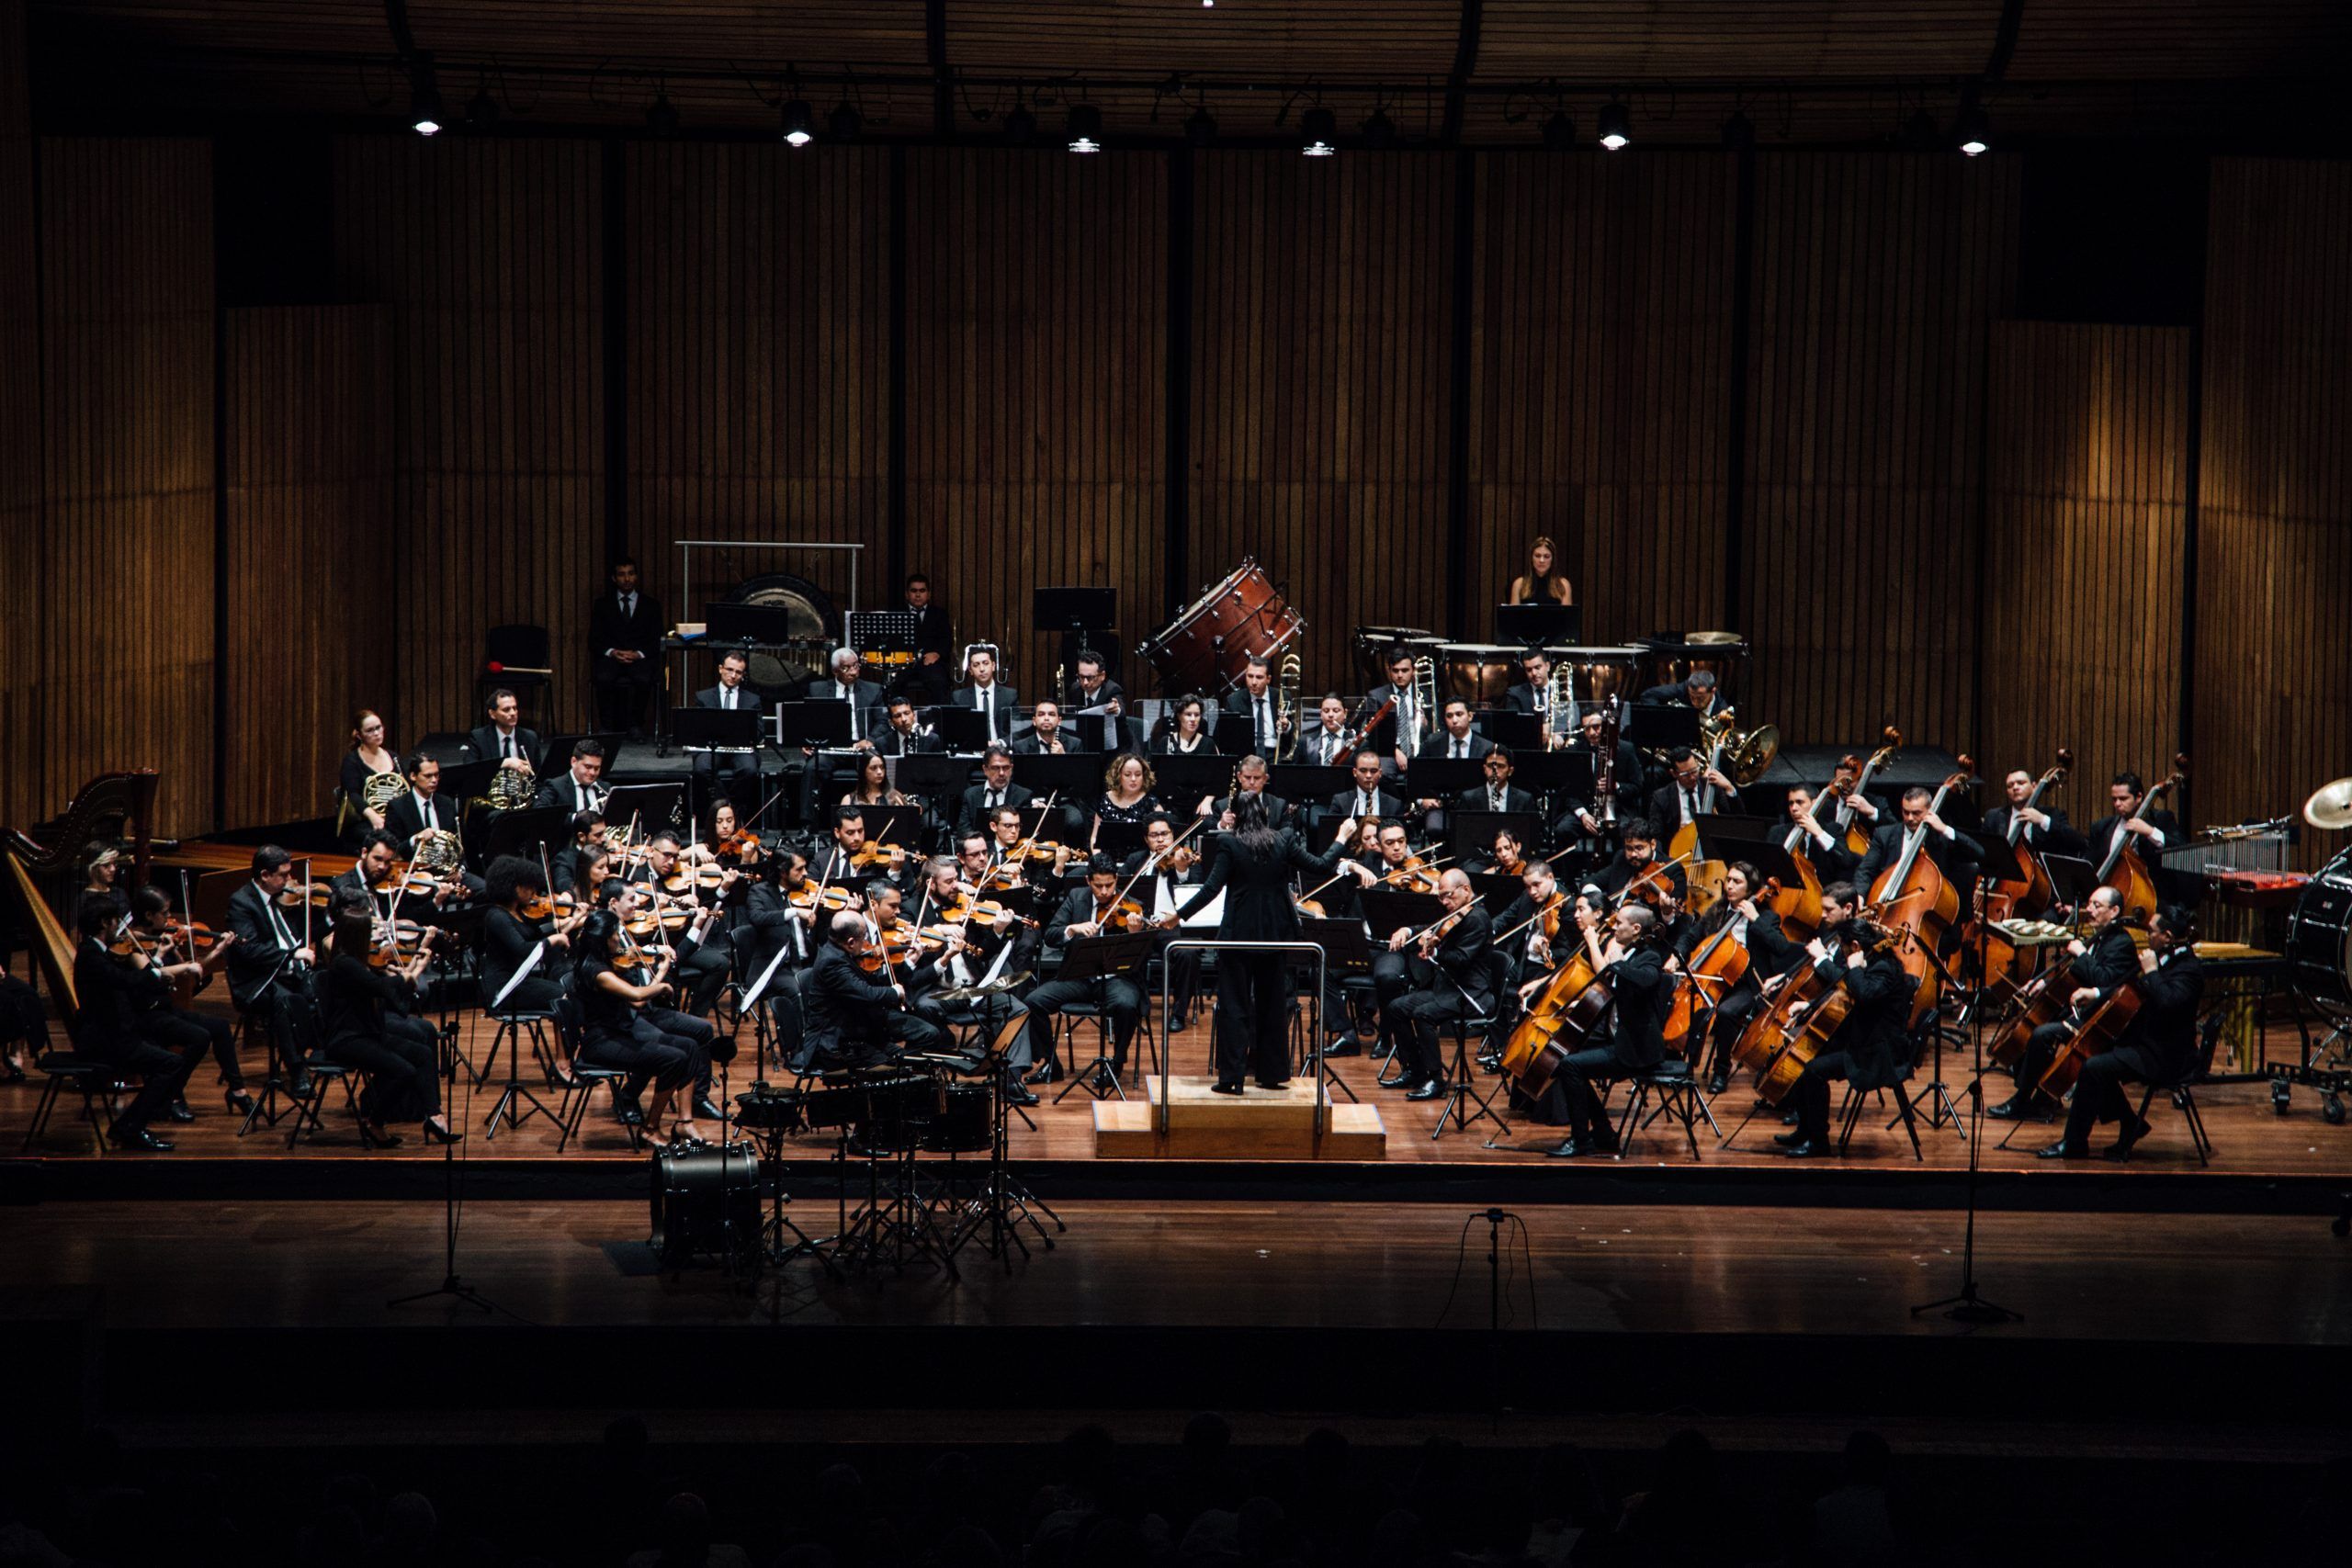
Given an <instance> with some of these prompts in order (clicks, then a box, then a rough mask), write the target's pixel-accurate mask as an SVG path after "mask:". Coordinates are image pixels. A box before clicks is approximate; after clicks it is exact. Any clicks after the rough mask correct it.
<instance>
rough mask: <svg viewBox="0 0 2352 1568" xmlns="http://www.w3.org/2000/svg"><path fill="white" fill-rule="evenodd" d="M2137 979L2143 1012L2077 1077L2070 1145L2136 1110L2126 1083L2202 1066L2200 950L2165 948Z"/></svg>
mask: <svg viewBox="0 0 2352 1568" xmlns="http://www.w3.org/2000/svg"><path fill="white" fill-rule="evenodd" d="M2153 820H2154V819H2153V818H2151V821H2152V822H2153ZM2076 962H2077V963H2079V962H2081V961H2080V960H2079V959H2078V960H2076ZM2133 983H2134V984H2136V985H2137V986H2138V987H2139V988H2140V1010H2139V1012H2138V1013H2137V1014H2136V1015H2134V1016H2133V1018H2132V1020H2131V1022H2130V1023H2129V1024H2127V1025H2125V1026H2124V1030H2123V1037H2122V1038H2121V1039H2120V1040H2118V1041H2117V1042H2116V1043H2115V1045H2114V1047H2113V1048H2112V1049H2110V1050H2107V1051H2102V1052H2100V1053H2098V1055H2095V1056H2093V1057H2091V1059H2090V1060H2088V1061H2087V1062H2085V1063H2084V1064H2083V1070H2082V1074H2081V1077H2079V1079H2078V1080H2077V1081H2076V1082H2075V1099H2074V1103H2073V1105H2072V1106H2071V1108H2070V1109H2069V1110H2068V1111H2067V1112H2066V1144H2067V1145H2068V1146H2069V1147H2071V1148H2074V1149H2077V1150H2080V1149H2084V1148H2086V1147H2087V1146H2088V1145H2089V1142H2090V1135H2091V1123H2092V1122H2094V1121H2098V1122H2113V1121H2116V1120H2119V1119H2120V1118H2122V1117H2124V1116H2128V1115H2130V1114H2131V1102H2130V1101H2129V1100H2126V1099H2125V1097H2124V1093H2123V1086H2124V1085H2125V1084H2126V1083H2144V1084H2168V1083H2174V1082H2177V1081H2178V1080H2179V1079H2181V1078H2183V1077H2187V1076H2188V1073H2189V1071H2190V1070H2191V1069H2192V1068H2194V1067H2195V1066H2196V1065H2197V1006H2198V1003H2199V1001H2200V1000H2201V999H2203V998H2204V995H2205V969H2204V965H2203V964H2200V963H2199V961H2198V957H2197V954H2196V952H2195V950H2193V949H2192V948H2190V947H2189V946H2188V945H2187V944H2186V943H2183V944H2181V945H2179V946H2177V947H2172V948H2167V949H2165V952H2164V953H2162V954H2161V955H2160V956H2159V957H2158V959H2157V962H2156V967H2155V969H2154V972H2153V973H2151V974H2146V975H2142V976H2139V978H2138V979H2137V980H2136V981H2135V982H2133Z"/></svg>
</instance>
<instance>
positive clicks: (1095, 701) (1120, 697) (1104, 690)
mask: <svg viewBox="0 0 2352 1568" xmlns="http://www.w3.org/2000/svg"><path fill="white" fill-rule="evenodd" d="M1104 703H1116V704H1118V705H1119V713H1120V716H1122V717H1124V716H1125V714H1126V711H1127V694H1126V690H1125V688H1124V687H1123V686H1121V685H1120V684H1119V683H1118V682H1116V681H1114V680H1112V679H1111V678H1110V677H1109V676H1108V675H1105V676H1104V677H1103V683H1102V684H1101V685H1099V686H1097V687H1095V688H1094V690H1093V691H1092V692H1091V694H1090V693H1089V692H1088V691H1087V690H1086V688H1085V687H1083V686H1081V685H1080V684H1079V683H1078V682H1075V681H1072V682H1070V683H1069V685H1067V686H1065V687H1063V688H1062V713H1063V716H1065V717H1067V716H1069V715H1070V714H1074V713H1076V712H1077V711H1078V710H1079V709H1080V708H1099V707H1101V706H1102V705H1103V704H1104Z"/></svg>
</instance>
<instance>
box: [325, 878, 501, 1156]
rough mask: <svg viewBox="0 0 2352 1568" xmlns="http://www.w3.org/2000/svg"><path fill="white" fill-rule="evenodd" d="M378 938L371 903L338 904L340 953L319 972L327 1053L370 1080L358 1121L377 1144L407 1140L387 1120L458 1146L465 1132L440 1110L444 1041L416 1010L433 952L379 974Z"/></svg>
mask: <svg viewBox="0 0 2352 1568" xmlns="http://www.w3.org/2000/svg"><path fill="white" fill-rule="evenodd" d="M375 937H376V926H375V920H374V919H373V918H372V917H371V916H370V914H369V913H368V907H367V906H366V905H365V904H361V903H356V902H350V901H345V902H340V903H338V904H337V905H336V906H335V910H334V939H333V940H334V956H333V957H332V958H330V959H329V960H328V961H327V964H326V965H325V967H324V968H322V969H321V970H320V971H319V1019H320V1023H321V1025H322V1032H323V1034H324V1036H325V1044H324V1046H323V1047H322V1054H323V1055H325V1056H326V1058H327V1060H328V1061H330V1062H335V1063H338V1064H340V1065H341V1066H345V1067H348V1068H351V1069H353V1070H355V1071H357V1072H362V1073H365V1074H367V1075H368V1087H367V1088H366V1089H362V1090H361V1091H360V1094H359V1120H360V1122H362V1124H364V1125H365V1126H366V1128H367V1130H368V1141H369V1142H370V1143H373V1144H377V1145H381V1146H385V1147H390V1146H393V1145H398V1144H399V1143H400V1142H401V1135H400V1134H398V1133H395V1132H392V1131H391V1130H390V1128H389V1126H388V1125H387V1123H389V1122H409V1121H413V1122H418V1123H420V1124H421V1125H422V1128H423V1131H424V1141H425V1142H426V1143H428V1144H454V1143H456V1142H458V1140H459V1139H460V1138H463V1137H464V1136H465V1134H462V1133H458V1132H453V1131H451V1130H450V1127H449V1122H448V1120H447V1117H445V1116H444V1115H443V1114H442V1111H441V1056H440V1049H439V1038H440V1037H439V1035H438V1034H437V1033H436V1032H435V1030H434V1028H433V1026H432V1025H431V1024H430V1023H428V1022H426V1021H424V1020H423V1019H421V1018H417V1017H415V1016H413V1014H412V1013H411V1012H410V1009H411V1008H412V1007H413V1005H414V1003H415V999H416V982H417V979H418V977H419V976H422V975H423V974H424V968H425V965H426V964H430V963H431V962H432V961H433V959H432V954H431V953H429V952H428V951H426V950H425V949H424V948H422V947H421V948H419V949H418V951H417V954H416V956H415V957H414V958H412V959H410V960H409V961H408V963H406V964H397V963H395V964H388V965H387V966H386V967H385V968H384V970H383V972H382V973H380V974H379V973H378V972H377V971H376V969H375V968H373V967H372V966H371V965H370V964H368V954H369V953H370V952H371V951H372V950H373V948H374V946H375Z"/></svg>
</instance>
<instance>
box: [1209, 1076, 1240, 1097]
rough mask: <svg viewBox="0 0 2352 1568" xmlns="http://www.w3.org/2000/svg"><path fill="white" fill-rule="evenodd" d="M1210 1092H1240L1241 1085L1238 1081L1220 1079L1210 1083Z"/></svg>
mask: <svg viewBox="0 0 2352 1568" xmlns="http://www.w3.org/2000/svg"><path fill="white" fill-rule="evenodd" d="M1209 1092H1210V1093H1211V1094H1239V1093H1240V1092H1241V1086H1240V1085H1239V1084H1238V1083H1226V1082H1224V1081H1223V1080H1222V1079H1220V1080H1219V1081H1217V1082H1216V1083H1213V1084H1211V1085H1209Z"/></svg>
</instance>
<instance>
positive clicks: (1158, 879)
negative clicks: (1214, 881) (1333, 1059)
mask: <svg viewBox="0 0 2352 1568" xmlns="http://www.w3.org/2000/svg"><path fill="white" fill-rule="evenodd" d="M1200 837H1201V835H1200V834H1198V833H1195V834H1194V835H1193V840H1198V839H1199V838H1200ZM1193 840H1187V841H1185V842H1184V843H1182V844H1179V843H1178V842H1177V841H1176V819H1175V818H1172V817H1170V816H1169V815H1168V813H1166V812H1164V811H1156V812H1154V813H1153V814H1152V815H1151V817H1150V818H1149V819H1148V820H1147V821H1146V822H1145V823H1144V829H1143V848H1142V849H1140V850H1137V851H1136V852H1135V853H1133V854H1131V855H1129V856H1128V857H1127V858H1126V861H1125V863H1124V864H1122V865H1121V866H1120V867H1119V876H1120V878H1121V879H1122V880H1123V881H1124V880H1125V879H1128V878H1133V879H1134V880H1135V889H1134V891H1133V892H1132V893H1131V894H1130V895H1129V897H1133V898H1134V899H1135V900H1136V902H1137V903H1139V904H1141V905H1142V906H1143V910H1144V913H1145V914H1146V915H1148V916H1149V917H1150V918H1151V919H1159V918H1160V917H1162V916H1163V915H1167V914H1170V913H1172V912H1173V911H1174V910H1175V909H1176V908H1178V907H1179V906H1180V905H1182V903H1183V902H1184V900H1185V899H1186V898H1188V897H1191V896H1192V893H1193V889H1194V888H1196V887H1198V886H1200V885H1201V882H1202V880H1203V879H1204V877H1205V876H1206V875H1207V874H1208V867H1207V864H1206V863H1205V862H1204V860H1203V859H1202V857H1201V853H1200V851H1199V850H1198V849H1197V848H1195V847H1194V841H1193ZM1161 962H1162V963H1163V964H1166V966H1167V969H1168V1005H1169V1007H1170V1010H1172V1011H1173V1013H1174V1016H1176V1017H1177V1018H1180V1019H1182V1018H1187V1017H1190V1016H1191V1014H1192V1010H1193V997H1194V996H1196V995H1197V994H1198V993H1199V991H1200V979H1201V953H1200V950H1199V949H1198V948H1187V949H1185V950H1184V951H1182V952H1181V953H1167V954H1164V955H1163V956H1162V958H1161ZM1327 1016H1329V1017H1337V1016H1338V1014H1336V1013H1330V1014H1327Z"/></svg>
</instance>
